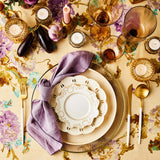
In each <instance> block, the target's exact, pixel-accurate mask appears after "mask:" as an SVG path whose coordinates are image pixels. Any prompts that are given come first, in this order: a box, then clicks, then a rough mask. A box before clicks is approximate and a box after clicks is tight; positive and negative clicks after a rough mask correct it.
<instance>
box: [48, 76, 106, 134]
mask: <svg viewBox="0 0 160 160" xmlns="http://www.w3.org/2000/svg"><path fill="white" fill-rule="evenodd" d="M52 94H53V95H54V97H55V98H51V102H50V104H51V106H52V107H54V108H55V112H56V113H57V115H58V119H59V121H58V126H59V128H60V130H62V131H63V132H67V133H69V134H72V135H79V134H88V133H91V132H92V131H93V130H94V129H95V128H97V127H99V126H100V125H101V124H102V122H103V120H104V116H105V114H106V113H107V109H108V106H107V102H106V94H105V92H104V90H103V89H102V88H101V87H100V86H99V84H98V83H97V82H96V81H95V80H93V79H89V78H87V77H85V76H82V75H78V76H73V77H67V78H65V79H64V80H62V81H61V82H60V83H59V84H57V85H56V86H55V87H54V89H53V92H52Z"/></svg>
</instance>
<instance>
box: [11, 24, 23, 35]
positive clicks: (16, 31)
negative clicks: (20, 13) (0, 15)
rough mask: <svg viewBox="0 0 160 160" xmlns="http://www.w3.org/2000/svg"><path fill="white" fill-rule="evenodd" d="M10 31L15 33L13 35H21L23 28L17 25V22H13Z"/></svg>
mask: <svg viewBox="0 0 160 160" xmlns="http://www.w3.org/2000/svg"><path fill="white" fill-rule="evenodd" d="M9 32H10V33H11V34H12V35H13V36H17V35H19V34H20V33H21V32H22V30H21V28H20V27H19V26H18V25H17V24H13V25H11V26H10V27H9Z"/></svg>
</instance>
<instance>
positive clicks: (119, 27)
mask: <svg viewBox="0 0 160 160" xmlns="http://www.w3.org/2000/svg"><path fill="white" fill-rule="evenodd" d="M126 7H127V6H126V5H124V8H123V13H122V15H121V18H120V19H119V20H118V21H117V22H116V23H114V26H115V29H116V31H117V32H122V26H123V21H124V17H125V15H126V13H127V12H128V10H129V8H126Z"/></svg>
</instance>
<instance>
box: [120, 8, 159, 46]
mask: <svg viewBox="0 0 160 160" xmlns="http://www.w3.org/2000/svg"><path fill="white" fill-rule="evenodd" d="M156 26H157V18H156V15H155V14H154V13H153V11H152V10H151V9H149V8H147V7H145V6H136V7H133V8H131V9H130V10H129V11H128V12H127V14H126V15H125V18H124V24H123V28H122V34H123V36H124V37H125V40H126V41H127V42H131V43H132V42H133V43H138V42H141V41H143V40H144V39H145V38H146V37H148V36H150V35H151V34H152V33H153V32H154V31H155V29H156Z"/></svg>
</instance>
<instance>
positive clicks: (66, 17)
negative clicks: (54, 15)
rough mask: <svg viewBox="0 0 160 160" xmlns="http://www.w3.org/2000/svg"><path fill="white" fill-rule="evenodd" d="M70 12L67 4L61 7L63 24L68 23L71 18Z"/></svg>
mask: <svg viewBox="0 0 160 160" xmlns="http://www.w3.org/2000/svg"><path fill="white" fill-rule="evenodd" d="M70 12H71V9H70V8H69V7H68V6H67V5H65V6H64V8H63V16H64V23H65V24H69V22H70V20H71V18H70Z"/></svg>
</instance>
